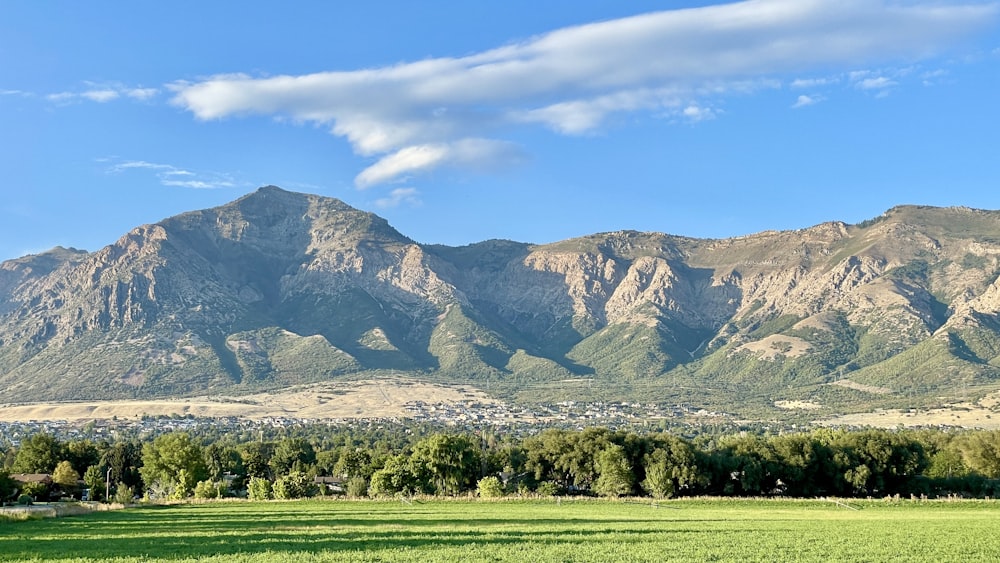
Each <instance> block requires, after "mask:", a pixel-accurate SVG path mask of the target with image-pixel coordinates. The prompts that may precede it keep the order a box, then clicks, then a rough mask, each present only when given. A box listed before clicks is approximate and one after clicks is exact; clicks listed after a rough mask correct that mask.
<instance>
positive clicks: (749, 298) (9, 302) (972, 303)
mask: <svg viewBox="0 0 1000 563" xmlns="http://www.w3.org/2000/svg"><path fill="white" fill-rule="evenodd" d="M388 374H395V375H397V376H406V375H408V376H413V377H421V378H430V379H434V380H438V381H449V382H460V383H468V384H473V385H476V386H479V387H481V388H486V389H490V390H491V391H492V392H494V393H499V394H501V395H505V396H508V397H511V398H514V399H518V400H522V401H532V400H538V401H541V400H550V399H557V400H576V399H577V398H581V399H587V398H590V399H594V398H597V399H600V398H604V399H610V398H618V399H626V400H643V401H645V400H651V401H683V402H688V403H693V404H705V405H712V406H718V407H720V408H726V407H729V408H730V410H736V411H739V410H740V409H741V408H743V407H744V406H746V405H757V406H768V405H773V404H775V402H781V401H798V402H805V403H807V404H810V405H815V406H817V407H822V408H832V409H839V410H850V409H851V408H854V406H857V405H863V406H864V408H871V407H872V406H876V407H877V406H883V407H888V406H901V405H908V404H920V405H927V404H933V403H935V402H940V401H942V400H944V399H945V398H948V397H952V398H962V397H973V396H981V395H982V394H985V393H987V392H990V391H994V390H995V389H996V388H997V387H998V386H1000V212H998V211H984V210H975V209H969V208H933V207H920V206H901V207H896V208H893V209H890V210H889V211H887V212H885V213H884V214H883V215H881V216H879V217H877V218H874V219H872V220H869V221H865V222H862V223H860V224H856V225H849V224H845V223H841V222H830V223H824V224H821V225H817V226H814V227H811V228H807V229H801V230H796V231H767V232H761V233H756V234H752V235H747V236H741V237H735V238H729V239H696V238H688V237H683V236H674V235H668V234H663V233H650V232H635V231H618V232H611V233H600V234H594V235H590V236H585V237H581V238H574V239H570V240H565V241H561V242H556V243H551V244H528V243H520V242H512V241H506V240H490V241H485V242H481V243H476V244H471V245H468V246H462V247H449V246H441V245H428V244H421V243H419V242H416V241H413V240H411V239H409V238H408V237H406V236H405V235H403V234H401V233H399V232H397V231H396V230H395V229H394V228H392V227H391V226H390V225H389V224H388V223H387V222H386V221H385V220H384V219H382V218H380V217H378V216H376V215H374V214H371V213H367V212H364V211H360V210H357V209H354V208H352V207H350V206H348V205H346V204H344V203H343V202H341V201H339V200H336V199H332V198H326V197H321V196H316V195H308V194H300V193H292V192H288V191H284V190H282V189H280V188H277V187H274V186H267V187H263V188H260V189H259V190H257V191H256V192H254V193H251V194H249V195H246V196H244V197H242V198H240V199H238V200H236V201H234V202H232V203H229V204H226V205H223V206H220V207H216V208H212V209H206V210H202V211H194V212H190V213H184V214H181V215H178V216H175V217H171V218H169V219H165V220H163V221H161V222H159V223H156V224H152V225H144V226H141V227H137V228H136V229H134V230H132V231H131V232H129V233H127V234H125V235H124V236H123V237H121V238H120V239H119V240H118V241H117V242H115V243H114V244H112V245H110V246H107V247H105V248H103V249H101V250H98V251H96V252H85V251H80V250H75V249H66V248H55V249H53V250H51V251H49V252H46V253H43V254H38V255H32V256H25V257H23V258H18V259H15V260H9V261H6V262H3V263H2V264H0V401H6V402H29V401H52V400H73V399H100V398H139V397H168V396H185V395H192V394H212V393H222V392H226V393H239V392H240V391H244V390H245V391H247V392H249V391H251V390H253V391H258V390H261V389H278V388H283V387H287V386H290V385H295V384H302V383H313V382H321V381H328V380H331V379H337V378H352V377H371V376H379V375H388ZM858 408H860V407H858Z"/></svg>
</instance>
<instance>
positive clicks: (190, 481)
mask: <svg viewBox="0 0 1000 563" xmlns="http://www.w3.org/2000/svg"><path fill="white" fill-rule="evenodd" d="M141 472H142V479H143V480H144V481H145V482H146V485H147V486H148V487H150V488H151V489H153V490H154V491H156V492H157V493H159V494H164V495H167V496H170V497H172V498H184V497H186V496H189V495H190V494H191V492H192V491H193V490H194V486H195V484H196V483H197V482H198V481H202V480H204V479H205V478H206V477H207V475H208V471H207V470H206V469H205V458H204V455H203V454H202V448H201V446H199V445H198V444H197V443H195V442H194V441H193V440H192V439H191V436H190V435H188V434H187V433H185V432H173V433H170V434H164V435H162V436H159V437H157V438H156V439H155V440H153V441H152V442H151V443H147V444H146V445H145V446H143V448H142V470H141Z"/></svg>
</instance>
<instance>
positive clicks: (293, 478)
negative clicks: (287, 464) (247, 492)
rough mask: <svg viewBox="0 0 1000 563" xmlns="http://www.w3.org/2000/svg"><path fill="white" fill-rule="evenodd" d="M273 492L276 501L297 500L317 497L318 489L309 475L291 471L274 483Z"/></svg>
mask: <svg viewBox="0 0 1000 563" xmlns="http://www.w3.org/2000/svg"><path fill="white" fill-rule="evenodd" d="M272 491H273V493H274V498H276V499H296V498H305V497H311V496H315V495H316V493H317V487H316V484H315V483H314V482H313V479H312V477H310V476H309V475H308V474H306V473H303V472H301V471H290V472H288V473H287V474H285V475H282V476H281V477H278V478H277V479H276V480H275V481H274V485H273V486H272Z"/></svg>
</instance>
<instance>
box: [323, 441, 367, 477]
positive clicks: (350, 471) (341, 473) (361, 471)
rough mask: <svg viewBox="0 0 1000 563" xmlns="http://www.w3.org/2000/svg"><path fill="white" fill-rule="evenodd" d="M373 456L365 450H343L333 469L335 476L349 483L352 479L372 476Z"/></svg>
mask: <svg viewBox="0 0 1000 563" xmlns="http://www.w3.org/2000/svg"><path fill="white" fill-rule="evenodd" d="M371 464H372V456H371V453H370V452H369V451H368V450H366V449H363V448H341V451H340V456H339V457H338V459H337V463H336V465H334V467H333V475H335V476H337V477H340V478H341V479H343V480H345V481H347V480H349V479H350V478H352V477H368V476H370V475H371V472H372V470H371Z"/></svg>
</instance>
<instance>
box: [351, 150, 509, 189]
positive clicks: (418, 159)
mask: <svg viewBox="0 0 1000 563" xmlns="http://www.w3.org/2000/svg"><path fill="white" fill-rule="evenodd" d="M520 160H523V155H522V153H521V150H520V149H519V148H518V147H517V146H516V145H514V144H513V143H508V142H505V141H494V140H490V139H461V140H458V141H455V142H452V143H432V144H425V145H413V146H409V147H405V148H403V149H400V150H398V151H396V152H394V153H392V154H390V155H388V156H385V157H383V158H381V159H380V160H379V161H378V162H376V163H375V164H372V165H371V166H369V167H368V168H366V169H364V170H363V171H362V172H361V173H360V174H358V176H357V178H356V179H355V184H356V185H357V186H358V187H359V188H362V189H363V188H368V187H371V186H374V185H377V184H383V183H386V182H390V181H396V180H400V179H405V178H407V177H409V176H410V175H412V174H415V173H420V172H429V171H431V170H434V169H437V168H441V167H444V166H453V167H454V166H458V167H462V168H472V169H479V170H489V169H494V168H501V167H505V166H506V165H510V164H514V163H517V162H518V161H520Z"/></svg>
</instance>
